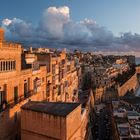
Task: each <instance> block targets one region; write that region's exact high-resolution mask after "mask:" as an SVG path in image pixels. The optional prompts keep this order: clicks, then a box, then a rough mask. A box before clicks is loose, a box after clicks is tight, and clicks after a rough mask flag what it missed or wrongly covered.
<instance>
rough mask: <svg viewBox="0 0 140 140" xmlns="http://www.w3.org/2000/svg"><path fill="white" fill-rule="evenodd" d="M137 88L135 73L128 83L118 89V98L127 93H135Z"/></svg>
mask: <svg viewBox="0 0 140 140" xmlns="http://www.w3.org/2000/svg"><path fill="white" fill-rule="evenodd" d="M137 88H138V79H137V73H135V74H134V75H133V76H132V77H131V78H130V79H129V80H128V81H126V82H125V83H124V84H123V85H122V86H121V87H118V96H119V97H121V96H124V95H125V94H126V93H127V92H128V91H131V90H133V91H135V90H136V89H137Z"/></svg>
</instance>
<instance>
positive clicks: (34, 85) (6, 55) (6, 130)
mask: <svg viewBox="0 0 140 140" xmlns="http://www.w3.org/2000/svg"><path fill="white" fill-rule="evenodd" d="M22 53H23V50H22V48H21V45H20V44H15V43H9V42H6V41H4V31H3V30H2V29H0V140H16V139H18V138H19V135H20V132H19V131H20V129H19V128H20V107H21V106H22V105H23V104H25V103H26V102H27V101H28V100H40V101H42V100H45V99H46V67H45V66H40V67H39V68H38V70H33V69H32V67H28V68H26V67H24V69H22V61H23V60H22Z"/></svg>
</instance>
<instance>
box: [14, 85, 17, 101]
mask: <svg viewBox="0 0 140 140" xmlns="http://www.w3.org/2000/svg"><path fill="white" fill-rule="evenodd" d="M17 102H18V87H17V86H16V87H14V103H17Z"/></svg>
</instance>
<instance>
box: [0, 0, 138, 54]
mask: <svg viewBox="0 0 140 140" xmlns="http://www.w3.org/2000/svg"><path fill="white" fill-rule="evenodd" d="M0 2H1V4H0V25H1V27H3V28H4V29H5V30H6V34H5V37H6V39H7V40H12V41H17V42H21V43H23V44H24V45H26V46H34V47H40V46H42V47H55V48H65V47H66V48H68V49H76V48H79V49H80V50H91V51H121V52H123V51H127V52H128V51H132V52H133V51H134V52H138V51H140V0H0Z"/></svg>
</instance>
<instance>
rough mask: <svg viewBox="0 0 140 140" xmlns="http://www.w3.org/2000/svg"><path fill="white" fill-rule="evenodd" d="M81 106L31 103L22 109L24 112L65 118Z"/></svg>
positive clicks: (62, 103) (74, 104)
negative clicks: (29, 111) (28, 111)
mask: <svg viewBox="0 0 140 140" xmlns="http://www.w3.org/2000/svg"><path fill="white" fill-rule="evenodd" d="M79 105H80V104H79V103H65V102H36V101H30V102H28V103H26V104H25V105H23V106H22V107H21V108H22V109H23V110H31V111H35V112H40V113H46V114H49V115H54V116H61V117H65V116H67V115H68V114H69V113H71V112H72V111H73V110H74V109H75V108H77V107H78V106H79Z"/></svg>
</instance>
